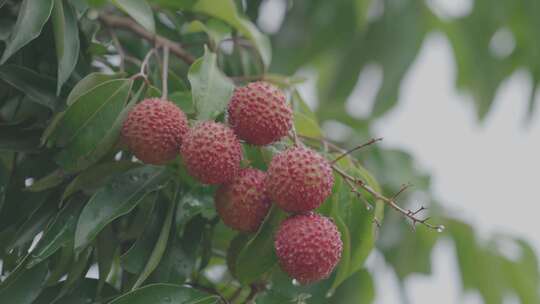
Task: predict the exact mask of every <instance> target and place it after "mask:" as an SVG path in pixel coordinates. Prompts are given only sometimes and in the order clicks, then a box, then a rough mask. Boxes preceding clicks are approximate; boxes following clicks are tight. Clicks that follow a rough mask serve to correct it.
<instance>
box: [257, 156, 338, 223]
mask: <svg viewBox="0 0 540 304" xmlns="http://www.w3.org/2000/svg"><path fill="white" fill-rule="evenodd" d="M333 185H334V175H333V174H332V167H331V166H330V164H329V163H328V161H327V160H326V159H325V158H324V157H322V156H321V155H320V154H318V153H316V152H315V151H313V150H311V149H308V148H304V147H296V148H291V149H289V150H286V151H284V152H282V153H280V154H278V155H276V156H275V157H274V158H273V159H272V161H271V162H270V166H269V168H268V175H267V177H266V189H267V190H268V193H269V195H270V198H271V199H272V200H273V201H274V202H275V203H276V204H277V205H278V206H279V207H280V208H281V209H283V210H285V211H288V212H305V211H310V210H313V209H315V208H317V207H319V206H320V205H321V204H322V203H323V202H324V200H325V199H326V198H327V197H328V196H329V195H330V193H331V192H332V186H333Z"/></svg>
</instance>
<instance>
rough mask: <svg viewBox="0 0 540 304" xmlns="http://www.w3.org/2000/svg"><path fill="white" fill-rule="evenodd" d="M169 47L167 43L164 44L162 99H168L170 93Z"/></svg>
mask: <svg viewBox="0 0 540 304" xmlns="http://www.w3.org/2000/svg"><path fill="white" fill-rule="evenodd" d="M168 76H169V47H168V46H167V45H164V46H163V68H162V77H161V88H162V90H161V91H162V95H161V99H167V96H168V94H169V84H168Z"/></svg>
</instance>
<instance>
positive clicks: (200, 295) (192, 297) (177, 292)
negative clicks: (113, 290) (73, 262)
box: [110, 284, 219, 304]
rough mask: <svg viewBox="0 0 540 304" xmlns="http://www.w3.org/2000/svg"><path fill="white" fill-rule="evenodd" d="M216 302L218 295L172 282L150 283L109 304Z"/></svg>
mask: <svg viewBox="0 0 540 304" xmlns="http://www.w3.org/2000/svg"><path fill="white" fill-rule="evenodd" d="M149 303H152V304H171V303H175V304H217V303H219V299H218V297H216V296H214V295H209V294H207V293H204V292H202V291H198V290H195V289H193V288H189V287H184V286H179V285H173V284H152V285H148V286H145V287H142V288H140V289H137V290H134V291H132V292H129V293H127V294H125V295H123V296H121V297H118V298H116V299H115V300H113V301H112V302H110V304H149Z"/></svg>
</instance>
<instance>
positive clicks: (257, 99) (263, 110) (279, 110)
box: [228, 81, 293, 145]
mask: <svg viewBox="0 0 540 304" xmlns="http://www.w3.org/2000/svg"><path fill="white" fill-rule="evenodd" d="M228 114H229V123H230V125H231V126H232V129H233V130H234V132H235V133H236V135H238V137H239V138H240V139H243V140H245V141H246V142H248V143H250V144H253V145H267V144H270V143H272V142H275V141H277V140H279V139H280V138H282V137H283V136H286V135H287V133H288V132H289V129H290V128H291V126H292V117H293V115H292V110H291V108H290V107H289V106H288V105H287V103H286V101H285V95H284V94H283V92H282V91H281V90H279V89H278V88H276V87H275V86H273V85H271V84H269V83H267V82H262V81H258V82H252V83H250V84H248V85H246V86H244V87H240V88H237V89H236V90H235V91H234V94H233V96H232V98H231V102H230V103H229V109H228Z"/></svg>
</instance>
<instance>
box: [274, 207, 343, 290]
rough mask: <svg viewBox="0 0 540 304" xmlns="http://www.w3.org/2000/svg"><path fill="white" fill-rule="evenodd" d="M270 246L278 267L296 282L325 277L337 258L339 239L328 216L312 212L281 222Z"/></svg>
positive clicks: (341, 246) (339, 256) (340, 250)
mask: <svg viewBox="0 0 540 304" xmlns="http://www.w3.org/2000/svg"><path fill="white" fill-rule="evenodd" d="M274 247H275V249H276V254H277V256H278V260H279V265H280V266H281V269H283V271H285V272H286V273H287V274H289V276H290V277H292V278H294V279H296V280H298V282H300V284H310V283H313V282H316V281H319V280H322V279H325V278H327V277H328V276H329V275H330V273H332V271H333V270H334V268H335V267H336V265H337V263H338V262H339V260H340V258H341V252H342V250H343V242H342V241H341V235H340V233H339V230H338V229H337V227H336V225H335V224H334V222H332V220H330V219H328V218H326V217H324V216H321V215H319V214H316V213H314V212H308V213H302V214H297V215H293V216H291V217H289V218H288V219H286V220H285V221H283V222H282V223H281V226H280V227H279V229H278V231H277V233H276V236H275V239H274Z"/></svg>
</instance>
